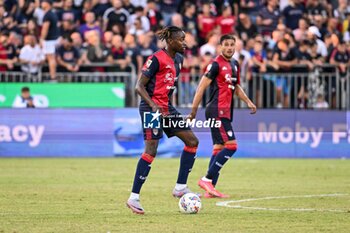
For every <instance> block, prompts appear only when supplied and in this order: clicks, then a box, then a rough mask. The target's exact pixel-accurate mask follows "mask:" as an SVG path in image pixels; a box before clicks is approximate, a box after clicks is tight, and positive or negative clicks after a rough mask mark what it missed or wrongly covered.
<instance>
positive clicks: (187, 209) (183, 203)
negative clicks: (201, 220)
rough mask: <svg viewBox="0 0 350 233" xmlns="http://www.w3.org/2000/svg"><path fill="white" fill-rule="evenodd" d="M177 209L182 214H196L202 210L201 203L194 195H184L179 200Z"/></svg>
mask: <svg viewBox="0 0 350 233" xmlns="http://www.w3.org/2000/svg"><path fill="white" fill-rule="evenodd" d="M179 208H180V211H181V212H182V213H185V214H196V213H198V212H199V211H200V209H201V208H202V202H201V199H200V198H199V197H198V196H197V195H196V194H194V193H186V194H185V195H183V196H182V197H181V198H180V200H179Z"/></svg>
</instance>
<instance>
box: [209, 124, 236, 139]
mask: <svg viewBox="0 0 350 233" xmlns="http://www.w3.org/2000/svg"><path fill="white" fill-rule="evenodd" d="M216 120H217V121H221V127H220V128H214V127H213V128H211V129H210V132H211V138H212V140H213V145H214V144H225V142H227V141H231V140H236V137H235V133H234V132H233V129H232V124H231V121H230V120H229V119H227V118H216Z"/></svg>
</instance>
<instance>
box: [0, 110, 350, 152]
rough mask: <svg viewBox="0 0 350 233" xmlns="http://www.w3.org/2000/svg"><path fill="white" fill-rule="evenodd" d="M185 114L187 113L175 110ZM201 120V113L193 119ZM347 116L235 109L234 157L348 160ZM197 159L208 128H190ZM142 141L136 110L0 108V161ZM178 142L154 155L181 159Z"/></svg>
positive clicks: (208, 143) (130, 147) (137, 148)
mask: <svg viewBox="0 0 350 233" xmlns="http://www.w3.org/2000/svg"><path fill="white" fill-rule="evenodd" d="M180 112H182V113H183V114H187V113H188V112H189V110H188V109H183V110H181V109H180ZM197 119H200V120H204V111H203V110H201V111H199V112H198V114H197ZM349 123H350V113H349V112H340V111H301V110H297V111H295V110H259V111H258V113H257V114H255V115H250V114H249V111H248V110H235V111H234V120H233V123H232V124H233V129H234V131H235V135H236V139H237V142H238V151H237V153H236V154H235V157H254V158H349V157H350V124H349ZM193 131H194V133H195V134H196V135H197V137H198V138H199V141H200V145H199V148H198V153H197V154H198V156H199V157H208V156H210V155H211V153H212V140H211V136H210V132H209V129H208V128H205V129H198V128H194V129H193ZM143 148H144V142H143V135H142V125H141V121H140V116H139V112H138V109H135V108H124V109H114V110H113V109H98V110H97V109H64V110H63V109H0V157H50V156H56V157H58V156H63V157H101V156H103V157H113V156H123V157H125V156H139V155H140V154H141V153H142V152H143ZM182 149H183V143H182V142H181V141H180V140H179V139H177V138H170V139H168V138H167V137H166V136H165V135H164V137H163V138H162V139H161V140H160V143H159V148H158V156H160V157H175V156H179V155H180V154H181V151H182Z"/></svg>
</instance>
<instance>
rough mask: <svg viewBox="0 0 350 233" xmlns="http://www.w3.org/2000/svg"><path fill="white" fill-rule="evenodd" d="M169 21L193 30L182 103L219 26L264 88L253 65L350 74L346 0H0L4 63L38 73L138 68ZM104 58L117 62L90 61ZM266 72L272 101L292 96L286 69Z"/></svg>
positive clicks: (248, 75) (0, 63)
mask: <svg viewBox="0 0 350 233" xmlns="http://www.w3.org/2000/svg"><path fill="white" fill-rule="evenodd" d="M45 22H49V23H50V26H49V27H48V28H47V27H45V26H44V25H45ZM168 25H175V26H178V27H181V28H183V29H184V31H185V32H186V42H187V46H188V48H187V50H186V52H185V61H184V67H183V70H182V75H181V83H182V86H183V93H184V94H185V95H186V96H185V97H183V101H182V103H183V104H184V105H186V104H187V105H188V104H189V103H190V102H191V98H186V97H188V96H192V95H193V92H194V91H195V86H194V85H192V84H193V83H196V82H197V81H198V78H199V77H200V76H201V74H203V71H204V70H205V68H206V66H207V65H208V64H209V62H210V61H211V60H212V59H213V57H215V56H216V55H218V48H219V47H218V43H219V38H220V36H221V35H222V34H228V33H230V34H234V35H236V38H237V41H236V53H235V55H234V57H235V59H237V60H238V61H239V62H240V64H241V77H242V79H243V82H245V83H246V85H247V87H249V86H252V85H255V86H254V88H255V89H257V90H256V91H257V93H258V91H259V88H258V86H259V85H262V84H261V83H260V84H259V83H257V84H254V83H253V82H252V81H251V80H253V79H254V77H255V76H254V73H268V72H280V73H288V72H294V71H296V72H313V71H315V70H316V67H321V66H322V65H324V64H330V65H334V66H335V67H336V68H337V71H338V73H339V77H340V78H342V77H346V76H347V75H348V68H349V64H350V5H349V2H348V0H280V1H278V0H212V1H203V0H193V1H188V0H163V1H161V0H159V1H157V0H52V1H51V0H44V1H40V0H26V1H25V0H0V31H1V33H0V72H9V71H12V70H16V69H17V70H21V71H23V72H27V73H31V74H34V75H35V74H36V73H37V72H38V70H39V69H40V68H41V66H42V65H43V64H44V63H45V62H46V61H47V62H48V71H49V73H50V78H51V79H52V80H55V78H56V74H57V72H79V71H82V70H84V71H86V70H88V71H93V72H104V71H109V70H110V69H112V70H114V71H115V70H117V71H119V70H121V71H123V70H128V69H129V64H133V65H134V67H135V70H136V73H137V74H139V73H140V69H141V67H142V65H143V63H144V62H145V60H146V59H147V57H148V56H149V55H151V54H152V53H154V52H155V51H157V50H158V49H159V48H162V47H164V44H163V43H162V42H161V41H158V40H157V38H156V36H155V32H156V31H157V30H159V29H160V28H162V27H164V26H168ZM50 43H51V44H50ZM52 45H53V46H54V47H55V50H54V51H50V46H52ZM100 63H107V64H111V65H112V68H110V67H109V68H108V67H107V68H106V67H105V66H98V65H97V66H89V67H88V68H86V67H85V68H84V65H86V64H100ZM16 64H17V65H18V64H20V65H19V66H16ZM298 65H299V66H298ZM318 71H321V72H325V71H327V68H323V70H318ZM263 79H264V80H265V81H266V80H270V81H271V80H273V83H274V85H275V87H277V94H276V95H277V102H276V106H275V107H282V106H284V107H287V106H288V105H289V106H290V103H288V102H286V101H285V100H286V99H287V98H283V95H284V94H288V85H287V83H286V81H285V80H284V79H283V77H268V76H264V77H263ZM331 87H332V88H334V87H335V84H334V85H333V84H331ZM250 88H252V87H250ZM303 89H305V85H304V84H303V85H301V84H298V92H297V96H294V98H298V106H299V107H306V106H307V104H306V103H305V101H304V99H307V98H308V95H307V90H303ZM261 91H262V88H261ZM188 93H189V94H188ZM256 96H259V94H256ZM324 97H325V96H323V97H322V93H320V94H319V95H317V97H316V98H319V99H320V100H319V103H320V106H321V107H322V106H323V107H328V105H332V103H326V102H325V101H324V100H323V98H324ZM179 98H182V97H181V96H179ZM263 105H266V103H263V101H260V103H258V106H260V107H261V106H263ZM267 105H268V104H267ZM294 107H297V106H294Z"/></svg>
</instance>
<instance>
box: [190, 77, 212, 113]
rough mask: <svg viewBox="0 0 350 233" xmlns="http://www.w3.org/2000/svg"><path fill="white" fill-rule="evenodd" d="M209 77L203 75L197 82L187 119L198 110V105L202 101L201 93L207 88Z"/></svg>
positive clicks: (209, 81)
mask: <svg viewBox="0 0 350 233" xmlns="http://www.w3.org/2000/svg"><path fill="white" fill-rule="evenodd" d="M211 81H212V80H211V79H209V78H208V77H206V76H203V77H202V79H201V81H200V82H199V85H198V87H197V91H196V94H195V96H194V98H193V103H192V111H191V114H190V115H189V117H188V119H190V120H192V119H194V118H195V117H196V115H197V110H198V106H199V104H200V103H201V101H202V98H203V95H204V92H205V90H206V89H207V88H208V86H209V85H210V83H211Z"/></svg>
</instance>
